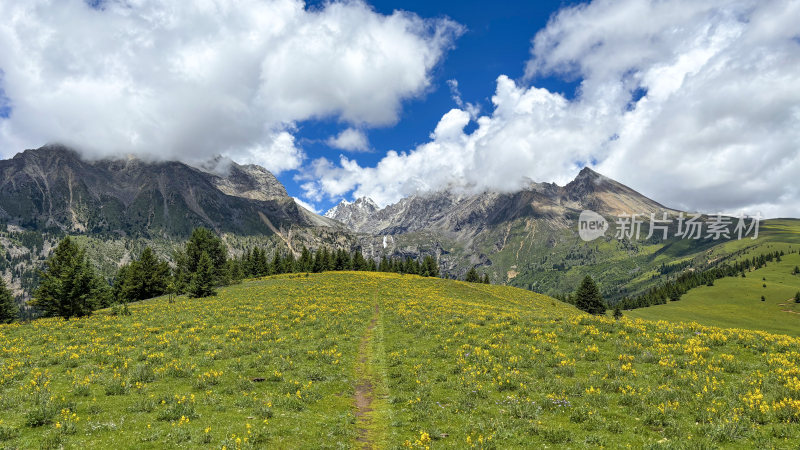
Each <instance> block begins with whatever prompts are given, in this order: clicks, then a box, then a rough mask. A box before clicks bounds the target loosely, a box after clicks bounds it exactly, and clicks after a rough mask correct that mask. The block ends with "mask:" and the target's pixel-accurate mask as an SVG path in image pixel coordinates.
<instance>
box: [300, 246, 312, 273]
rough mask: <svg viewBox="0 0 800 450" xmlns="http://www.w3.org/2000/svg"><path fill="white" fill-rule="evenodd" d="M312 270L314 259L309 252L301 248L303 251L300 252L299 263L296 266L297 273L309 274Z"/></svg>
mask: <svg viewBox="0 0 800 450" xmlns="http://www.w3.org/2000/svg"><path fill="white" fill-rule="evenodd" d="M313 268H314V259H313V258H312V257H311V252H310V251H309V250H308V248H306V246H305V245H304V246H303V250H302V251H301V252H300V261H299V264H298V271H299V272H311V271H312V270H313Z"/></svg>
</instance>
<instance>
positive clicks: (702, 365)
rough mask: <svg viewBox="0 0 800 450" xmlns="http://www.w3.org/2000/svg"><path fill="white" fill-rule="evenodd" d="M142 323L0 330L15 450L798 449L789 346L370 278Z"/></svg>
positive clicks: (304, 283)
mask: <svg viewBox="0 0 800 450" xmlns="http://www.w3.org/2000/svg"><path fill="white" fill-rule="evenodd" d="M683 301H684V300H681V302H683ZM759 306H760V305H759ZM130 311H131V314H130V315H114V314H113V312H112V311H110V310H104V311H99V312H97V313H96V314H95V315H93V316H91V317H88V318H82V319H71V320H69V321H64V320H62V319H44V320H39V321H35V322H33V323H28V324H12V325H2V326H0V349H2V354H0V358H1V359H0V411H2V413H0V414H1V415H0V447H3V446H5V447H8V448H31V447H33V448H59V447H65V448H79V447H87V448H107V447H114V448H119V449H124V448H137V449H138V448H164V447H184V448H215V449H219V448H226V449H235V448H309V447H312V448H354V447H355V448H361V447H375V448H404V447H405V448H470V447H472V448H541V447H545V446H549V447H564V446H568V447H572V448H583V447H597V446H605V447H611V448H616V447H625V446H627V445H630V446H631V447H633V448H642V447H645V448H713V447H719V446H734V447H739V448H754V447H759V448H770V447H775V448H791V446H792V445H796V443H797V442H798V440H800V427H798V422H800V351H798V348H800V339H798V338H796V337H790V336H786V335H778V334H770V333H766V332H762V331H748V330H743V329H721V328H714V327H707V326H703V325H700V324H696V323H669V322H666V321H661V322H652V321H644V320H639V319H631V318H625V319H623V320H621V321H619V322H617V321H614V320H613V319H610V318H606V317H591V316H588V315H585V314H583V313H580V312H579V311H577V310H575V309H574V308H573V307H571V306H569V305H566V304H563V303H560V302H558V301H555V300H553V299H551V298H549V297H546V296H542V295H538V294H534V293H531V292H528V291H524V290H521V289H516V288H512V287H505V286H490V285H481V284H471V283H463V282H456V281H448V280H441V279H435V278H421V277H417V276H410V275H405V276H402V275H397V274H388V273H370V272H335V273H323V274H311V275H308V276H307V275H305V274H299V275H298V274H293V275H283V276H276V277H268V278H264V279H259V280H252V281H247V282H244V283H242V284H239V285H234V286H231V287H228V288H224V289H220V291H219V295H218V296H216V297H211V298H207V299H187V298H183V297H178V298H177V299H176V300H175V302H174V303H170V302H169V301H168V299H167V298H157V299H153V300H148V301H145V302H140V303H137V304H132V305H131V306H130Z"/></svg>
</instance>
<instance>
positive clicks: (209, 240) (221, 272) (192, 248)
mask: <svg viewBox="0 0 800 450" xmlns="http://www.w3.org/2000/svg"><path fill="white" fill-rule="evenodd" d="M203 253H206V254H207V255H208V257H209V258H210V259H211V272H212V275H213V278H214V285H215V286H219V285H224V284H227V282H228V274H227V271H226V269H227V264H226V261H227V259H228V250H227V248H226V247H225V244H224V243H223V242H222V239H220V238H219V237H218V236H217V235H215V234H214V233H213V232H212V231H211V230H209V229H207V228H195V229H194V231H192V235H191V237H189V241H188V242H186V257H187V260H188V271H189V273H191V274H194V273H196V272H197V270H198V264H199V263H200V256H201V255H202V254H203Z"/></svg>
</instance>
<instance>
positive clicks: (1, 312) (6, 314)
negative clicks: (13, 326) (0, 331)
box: [0, 276, 19, 323]
mask: <svg viewBox="0 0 800 450" xmlns="http://www.w3.org/2000/svg"><path fill="white" fill-rule="evenodd" d="M18 315H19V308H17V302H15V301H14V296H13V295H11V291H10V290H9V289H8V288H7V287H6V280H4V279H3V277H2V276H0V323H11V322H13V321H14V319H16V318H17V316H18Z"/></svg>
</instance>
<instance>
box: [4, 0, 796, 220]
mask: <svg viewBox="0 0 800 450" xmlns="http://www.w3.org/2000/svg"><path fill="white" fill-rule="evenodd" d="M0 18H3V20H5V22H4V24H3V25H4V26H2V27H0V74H2V76H0V157H3V158H7V157H10V156H13V155H14V154H15V153H17V152H19V151H21V150H23V149H26V148H37V147H39V146H41V145H44V144H46V143H48V142H60V143H63V144H66V145H70V146H72V147H74V148H76V149H77V150H78V151H80V152H82V154H83V155H84V156H85V157H88V158H107V157H123V156H127V155H135V156H139V157H141V158H144V159H154V160H164V159H172V160H180V161H183V162H186V163H188V164H193V165H196V166H199V165H201V164H203V163H204V162H207V161H208V160H210V159H212V158H214V157H215V156H217V155H221V156H224V157H227V158H229V159H230V160H234V161H236V162H239V163H254V164H259V165H262V166H264V167H266V168H267V169H269V170H271V171H272V172H273V173H275V174H276V175H277V176H278V178H279V179H280V180H281V181H282V182H283V183H284V184H285V185H286V187H287V190H288V191H289V193H290V194H291V195H292V196H294V197H296V198H298V199H299V200H301V201H302V202H304V204H310V207H311V208H312V209H315V210H317V211H320V212H324V211H325V210H326V209H328V208H329V207H331V206H332V205H333V204H335V203H336V202H338V201H339V200H341V199H343V198H345V199H354V198H356V197H359V196H369V197H370V198H372V199H373V200H375V201H376V202H377V203H378V204H380V205H387V204H391V203H393V202H396V201H398V200H399V199H401V198H403V197H405V196H408V195H413V194H419V193H425V192H430V191H435V190H440V189H451V190H458V191H464V192H466V193H476V192H483V191H487V190H492V191H497V192H513V191H516V190H519V189H522V188H524V187H525V186H527V185H528V183H529V182H530V181H537V182H556V183H558V184H564V183H567V182H568V181H569V180H571V179H572V178H573V177H574V176H575V175H576V174H577V173H578V172H579V170H580V169H581V168H582V167H583V166H584V165H589V166H591V167H593V168H594V169H595V170H597V171H598V172H600V173H602V174H604V175H607V176H609V177H611V178H613V179H615V180H618V181H620V182H622V183H624V184H627V185H628V186H630V187H632V188H634V189H636V190H637V191H639V192H641V193H643V194H644V195H647V196H648V197H650V198H653V199H655V200H657V201H659V202H661V203H663V204H665V205H668V206H670V207H673V208H678V209H683V210H687V211H701V212H705V213H715V212H726V213H731V214H738V213H744V214H749V215H752V214H754V213H756V212H760V213H761V214H762V216H767V217H776V216H783V217H787V216H789V217H800V187H798V185H797V182H796V179H797V173H800V89H798V88H797V87H798V86H800V32H798V29H797V23H800V2H791V1H788V2H787V1H779V0H776V1H760V0H735V1H730V0H706V1H703V2H697V1H696V0H614V1H610V0H593V1H586V2H584V3H575V2H510V1H507V2H429V1H426V2H422V1H415V2H404V3H402V4H400V3H392V2H388V1H375V2H364V1H358V0H350V1H331V2H311V3H304V2H303V1H302V0H215V1H213V2H197V3H195V2H174V1H172V0H145V1H141V2H128V1H125V0H90V1H88V2H87V1H80V0H69V1H67V0H65V1H59V2H50V1H48V0H26V1H16V2H15V1H10V2H9V1H6V2H0ZM454 82H457V85H458V91H459V93H460V95H459V98H458V99H455V98H454V96H453V91H452V84H453V83H454ZM337 136H338V137H337ZM334 138H336V139H334ZM366 143H368V149H369V150H370V151H368V152H364V151H355V150H364V148H363V147H364V146H365V145H366Z"/></svg>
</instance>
